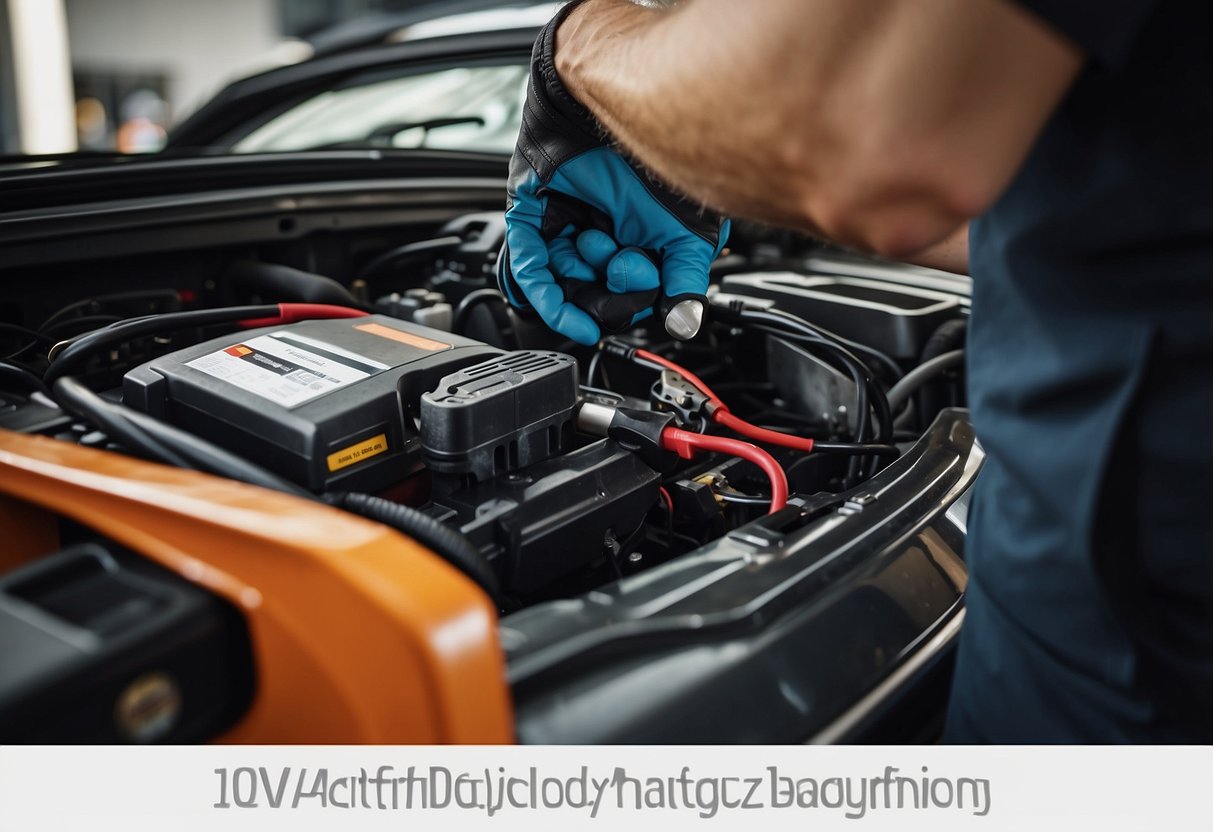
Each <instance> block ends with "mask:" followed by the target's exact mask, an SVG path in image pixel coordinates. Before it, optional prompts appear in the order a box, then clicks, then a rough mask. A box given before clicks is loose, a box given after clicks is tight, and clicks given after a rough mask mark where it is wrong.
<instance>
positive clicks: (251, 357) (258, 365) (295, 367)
mask: <svg viewBox="0 0 1213 832" xmlns="http://www.w3.org/2000/svg"><path fill="white" fill-rule="evenodd" d="M185 366H187V367H193V368H194V369H195V370H198V371H200V372H203V373H206V374H207V375H209V376H214V377H215V378H218V379H222V380H223V381H225V382H227V383H228V384H230V385H232V386H233V387H238V388H239V389H241V390H244V391H246V392H248V393H252V394H254V395H256V396H261V397H262V398H264V399H269V400H270V401H272V402H275V403H277V404H280V405H282V406H283V407H296V406H298V405H301V404H303V403H304V402H308V401H311V400H312V399H314V398H316V397H317V396H323V395H324V394H325V393H330V392H332V391H333V390H337V389H340V388H341V387H344V386H346V385H349V384H353V383H354V382H356V381H361V380H362V379H364V378H369V377H370V376H373V375H374V374H375V373H379V372H382V371H383V370H386V369H388V366H387V365H386V364H380V363H379V362H378V361H373V360H371V359H369V358H367V357H365V356H361V355H358V354H356V353H352V352H350V351H349V350H344V349H341V348H340V347H336V346H333V345H332V344H325V343H324V342H322V341H317V340H316V339H314V338H307V337H304V336H301V335H297V334H295V333H290V332H273V333H270V334H269V335H258V336H257V337H255V338H250V339H249V340H247V341H242V342H240V343H238V344H233V345H232V346H230V347H227V348H225V349H222V350H219V351H218V352H213V353H210V354H208V355H204V356H202V357H200V358H195V359H194V360H193V361H189V362H187V363H186V365H185Z"/></svg>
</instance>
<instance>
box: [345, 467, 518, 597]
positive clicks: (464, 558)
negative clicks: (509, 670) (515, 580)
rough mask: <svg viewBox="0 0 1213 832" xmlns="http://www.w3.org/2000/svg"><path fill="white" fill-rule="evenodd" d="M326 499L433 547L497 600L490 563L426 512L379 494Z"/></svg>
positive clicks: (498, 593) (460, 534) (496, 588)
mask: <svg viewBox="0 0 1213 832" xmlns="http://www.w3.org/2000/svg"><path fill="white" fill-rule="evenodd" d="M324 500H325V502H327V503H329V504H330V505H333V506H336V507H337V508H342V509H345V510H346V511H348V512H350V513H352V514H357V515H359V516H360V517H365V518H367V519H368V520H374V521H376V522H379V523H383V524H384V525H385V526H391V527H392V528H393V529H396V530H397V531H399V532H402V533H403V534H406V535H408V536H409V537H412V538H414V539H415V540H416V541H417V542H418V543H420V544H421V545H422V546H425V547H426V548H428V549H431V550H433V551H434V552H435V553H436V554H438V555H439V556H441V557H442V558H443V559H445V560H446V561H447V562H448V563H450V564H451V565H452V566H454V567H455V568H456V569H458V570H459V571H460V572H462V573H463V574H465V575H467V576H468V577H469V578H471V579H472V580H473V581H475V582H476V583H477V584H478V585H479V586H480V588H481V589H483V590H484V591H485V592H487V593H488V595H489V597H490V598H492V599H493V603H495V604H499V603H500V597H501V595H500V593H501V590H500V588H499V586H498V584H497V574H496V573H495V572H494V571H493V566H492V564H490V563H489V561H488V559H487V558H486V557H485V556H484V555H483V554H482V553H481V552H480V550H479V549H477V548H476V546H475V545H474V544H473V543H472V541H470V540H468V539H467V537H466V536H465V535H464V534H462V533H461V532H459V531H458V530H456V529H453V528H451V527H450V526H447V525H445V524H443V523H441V522H439V521H438V520H435V519H434V518H433V517H430V516H429V515H428V514H424V513H422V512H420V511H418V510H417V509H415V508H413V507H411V506H405V505H401V504H400V503H393V502H392V501H391V500H385V499H383V498H382V497H374V496H372V495H370V494H358V493H354V492H349V491H339V492H334V493H331V494H326V495H325V496H324Z"/></svg>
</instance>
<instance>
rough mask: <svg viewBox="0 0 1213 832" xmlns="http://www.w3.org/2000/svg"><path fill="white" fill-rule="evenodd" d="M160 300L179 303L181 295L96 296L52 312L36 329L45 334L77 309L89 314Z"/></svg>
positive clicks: (153, 291) (172, 292)
mask: <svg viewBox="0 0 1213 832" xmlns="http://www.w3.org/2000/svg"><path fill="white" fill-rule="evenodd" d="M149 298H150V299H153V300H155V299H160V300H165V301H170V302H180V300H181V294H180V293H179V292H178V291H177V290H176V289H140V290H138V291H134V292H115V293H113V294H109V295H97V296H95V297H91V298H85V299H84V300H78V301H76V302H75V303H69V304H68V305H67V306H64V307H63V308H62V309H59V310H57V311H56V312H54V313H53V314H52V315H51V316H50V317H49V318H47V319H46V320H45V321H43V322H42V325H41V326H40V327H38V329H39V330H40V331H42V332H45V331H46V330H47V329H48V328H50V327H52V326H54V325H55V324H57V323H59V322H60V321H62V320H65V319H66V318H67V317H68V316H69V315H71V314H72V313H73V312H75V311H76V310H78V309H89V310H90V314H92V313H95V312H99V311H100V310H101V309H102V308H103V307H104V306H105V304H107V303H122V302H124V301H125V302H130V301H135V300H143V299H149Z"/></svg>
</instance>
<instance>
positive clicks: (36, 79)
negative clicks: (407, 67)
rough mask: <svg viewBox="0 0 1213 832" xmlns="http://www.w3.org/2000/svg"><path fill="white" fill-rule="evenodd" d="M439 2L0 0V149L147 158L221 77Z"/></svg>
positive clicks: (297, 56) (300, 56)
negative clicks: (138, 154)
mask: <svg viewBox="0 0 1213 832" xmlns="http://www.w3.org/2000/svg"><path fill="white" fill-rule="evenodd" d="M461 5H462V4H461V3H459V2H451V1H450V0H447V1H446V2H443V0H205V2H197V0H0V154H3V155H17V154H49V153H64V152H71V151H74V150H77V149H80V150H96V151H114V150H117V151H121V152H128V153H134V152H150V151H154V150H157V149H158V148H159V147H160V146H161V144H162V143H163V141H164V134H165V129H166V128H167V127H168V126H170V125H171V124H173V123H174V122H176V121H179V120H181V119H182V118H184V117H185V116H187V115H189V113H190V112H192V111H193V110H194V109H196V108H197V107H198V106H199V105H201V104H202V103H203V102H205V101H206V100H207V99H208V98H209V97H210V96H211V95H213V94H214V93H215V92H216V91H218V89H219V88H220V87H222V86H223V85H224V84H225V83H227V82H228V81H231V80H233V79H235V78H239V77H241V76H244V75H248V74H250V73H253V72H256V71H258V70H262V69H269V68H271V67H274V66H280V65H283V64H288V63H294V62H296V61H300V60H304V59H306V58H307V57H308V56H309V55H310V54H311V53H312V43H311V42H312V40H315V39H318V38H320V39H323V38H325V37H332V36H333V35H334V33H335V32H337V33H340V32H341V31H342V30H343V29H345V30H349V29H351V28H353V27H357V26H359V25H364V24H366V23H367V22H368V21H375V20H382V19H384V18H385V17H388V16H397V15H400V16H403V15H407V14H411V13H414V12H420V11H429V12H430V13H436V12H437V11H438V10H440V11H441V12H446V11H447V10H448V9H450V10H452V11H453V10H456V9H458V8H459V7H460V6H461Z"/></svg>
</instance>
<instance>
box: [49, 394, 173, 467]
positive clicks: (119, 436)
mask: <svg viewBox="0 0 1213 832" xmlns="http://www.w3.org/2000/svg"><path fill="white" fill-rule="evenodd" d="M53 396H54V399H55V401H56V402H58V403H59V405H60V406H62V407H63V409H64V410H66V411H68V412H69V413H73V414H75V415H76V416H79V417H80V418H82V419H84V420H85V421H86V422H90V423H92V424H93V425H94V426H95V427H97V428H99V429H100V430H101V431H102V432H104V433H105V434H106V435H107V436H108V437H109V438H110V439H113V440H114V441H116V442H118V443H119V444H120V445H122V446H124V447H126V448H127V449H129V450H131V451H133V452H134V453H135V454H137V455H139V456H144V457H147V458H148V459H154V460H157V461H159V462H165V463H168V464H169V465H175V466H177V467H178V468H193V467H194V466H193V465H191V464H190V463H189V461H188V460H186V459H185V458H184V457H182V456H181V455H180V454H178V453H177V452H176V451H174V450H173V449H172V448H169V447H166V446H165V444H164V443H163V442H161V441H160V440H158V439H157V438H155V437H153V436H151V435H149V434H148V433H147V431H145V430H144V429H143V428H142V427H140V426H139V425H136V424H133V423H132V422H131V420H130V418H129V417H130V412H129V411H127V410H125V409H124V408H123V407H122V406H121V405H116V404H113V403H112V402H107V401H106V400H105V399H103V398H101V397H100V396H98V395H97V394H96V393H94V392H93V391H92V390H89V389H88V388H87V387H85V386H84V385H83V384H81V383H80V382H78V381H76V379H74V378H70V377H69V378H61V379H59V381H58V382H56V383H55V386H54V389H53Z"/></svg>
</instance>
